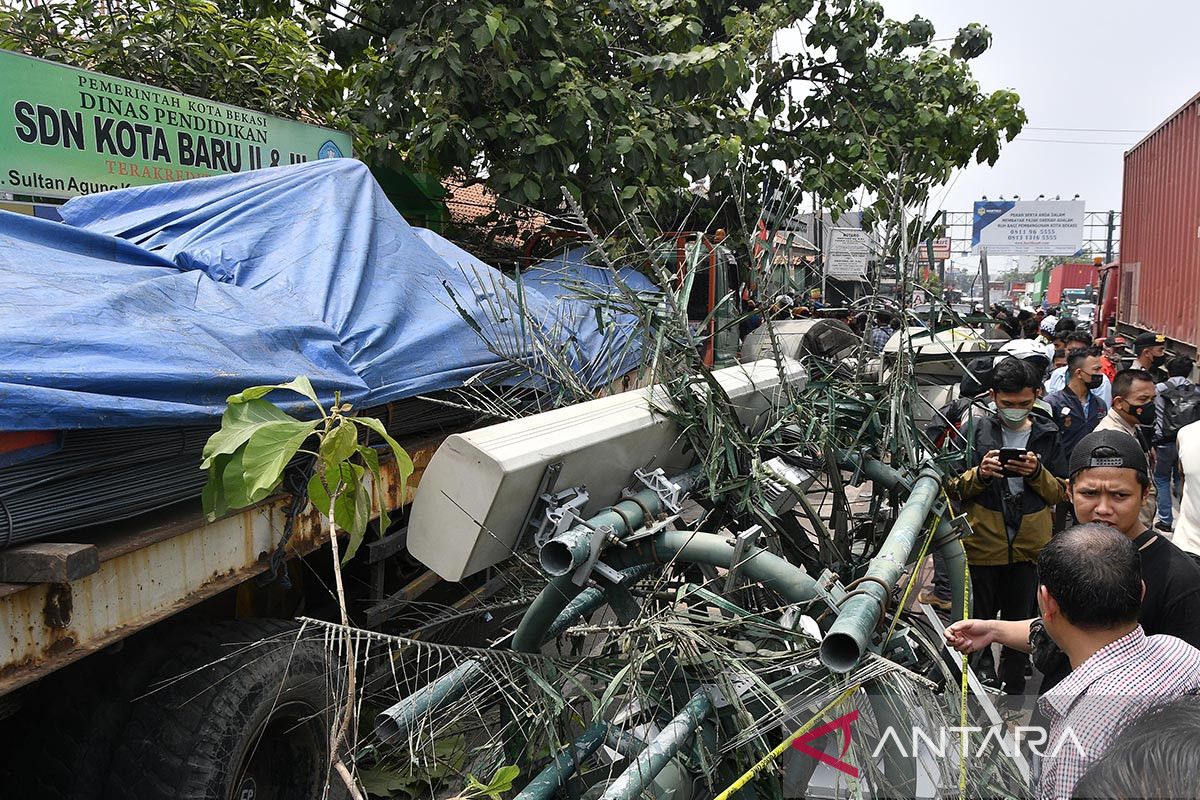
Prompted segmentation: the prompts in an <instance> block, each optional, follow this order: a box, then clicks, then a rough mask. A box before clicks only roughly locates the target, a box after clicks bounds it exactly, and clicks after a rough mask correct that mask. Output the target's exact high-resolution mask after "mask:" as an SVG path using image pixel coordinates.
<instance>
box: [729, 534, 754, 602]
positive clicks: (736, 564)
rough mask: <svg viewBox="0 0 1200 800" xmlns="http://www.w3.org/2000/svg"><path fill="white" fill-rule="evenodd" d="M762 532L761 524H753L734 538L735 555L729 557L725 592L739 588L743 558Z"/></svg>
mask: <svg viewBox="0 0 1200 800" xmlns="http://www.w3.org/2000/svg"><path fill="white" fill-rule="evenodd" d="M760 533H762V526H761V525H751V526H750V527H749V528H747V529H746V530H744V531H742V532H741V533H739V534H738V535H737V538H735V539H734V540H733V556H732V557H731V558H730V559H729V572H727V573H726V574H725V594H729V593H730V592H732V591H733V590H734V589H735V588H737V583H738V573H739V572H741V569H742V560H743V559H744V558H745V557H746V551H747V550H749V549H750V548H751V547H752V546H753V545H754V542H755V541H756V540H757V539H758V535H759V534H760Z"/></svg>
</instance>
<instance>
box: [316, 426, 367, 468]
mask: <svg viewBox="0 0 1200 800" xmlns="http://www.w3.org/2000/svg"><path fill="white" fill-rule="evenodd" d="M357 447H358V428H356V427H355V426H354V423H353V422H351V421H350V420H348V419H343V420H342V421H341V422H340V423H338V426H337V427H336V428H334V429H333V430H331V431H330V432H329V433H327V434H325V436H324V438H322V439H321V449H320V454H321V458H323V459H325V460H326V461H327V462H330V463H337V462H338V461H345V460H346V459H347V458H349V457H350V456H352V455H354V451H355V449H357Z"/></svg>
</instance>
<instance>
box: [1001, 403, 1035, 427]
mask: <svg viewBox="0 0 1200 800" xmlns="http://www.w3.org/2000/svg"><path fill="white" fill-rule="evenodd" d="M1028 417H1029V409H1028V408H1002V409H1000V419H1002V420H1004V424H1005V425H1007V426H1009V427H1010V428H1016V427H1019V426H1020V425H1022V424H1023V423H1024V422H1025V420H1026V419H1028Z"/></svg>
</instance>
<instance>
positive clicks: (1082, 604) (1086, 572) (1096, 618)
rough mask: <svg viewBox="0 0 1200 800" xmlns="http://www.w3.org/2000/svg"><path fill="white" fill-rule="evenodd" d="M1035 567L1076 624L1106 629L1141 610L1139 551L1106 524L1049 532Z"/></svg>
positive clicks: (1131, 618) (1132, 619) (1130, 619)
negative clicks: (1053, 533)
mask: <svg viewBox="0 0 1200 800" xmlns="http://www.w3.org/2000/svg"><path fill="white" fill-rule="evenodd" d="M1037 573H1038V583H1040V584H1041V585H1042V586H1045V587H1046V591H1047V592H1049V593H1050V596H1051V597H1053V598H1054V600H1055V601H1056V602H1057V603H1058V607H1059V609H1060V610H1061V611H1062V613H1063V616H1064V617H1066V619H1067V621H1068V622H1069V623H1071V624H1072V625H1074V626H1075V627H1076V628H1082V629H1084V630H1092V631H1099V630H1109V629H1112V628H1116V627H1118V626H1120V625H1125V624H1128V623H1130V622H1137V620H1138V616H1139V615H1140V614H1141V611H1142V558H1141V555H1139V554H1138V550H1137V548H1136V547H1134V546H1133V542H1131V541H1130V540H1129V538H1128V537H1127V536H1125V534H1123V533H1121V532H1120V531H1119V530H1117V529H1116V528H1114V527H1112V526H1111V525H1104V524H1101V523H1098V522H1091V523H1087V524H1084V525H1076V526H1075V527H1073V528H1068V529H1067V530H1065V531H1063V532H1062V533H1060V534H1058V535H1057V536H1054V537H1052V538H1051V539H1050V542H1049V544H1047V545H1046V546H1045V547H1043V548H1042V552H1041V553H1040V554H1039V555H1038V562H1037Z"/></svg>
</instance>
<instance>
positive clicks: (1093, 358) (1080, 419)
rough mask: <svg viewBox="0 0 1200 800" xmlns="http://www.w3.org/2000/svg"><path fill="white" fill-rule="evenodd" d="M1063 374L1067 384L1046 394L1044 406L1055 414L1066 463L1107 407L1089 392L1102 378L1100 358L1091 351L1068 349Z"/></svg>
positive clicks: (1101, 417) (1095, 387)
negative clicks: (1067, 378) (1068, 377)
mask: <svg viewBox="0 0 1200 800" xmlns="http://www.w3.org/2000/svg"><path fill="white" fill-rule="evenodd" d="M1066 371H1067V374H1068V375H1069V376H1070V379H1069V380H1068V381H1067V385H1066V386H1065V387H1063V388H1062V389H1060V390H1058V391H1057V392H1053V393H1051V394H1049V395H1047V396H1046V403H1047V404H1048V405H1049V406H1050V409H1051V411H1053V413H1054V421H1055V422H1056V423H1058V432H1059V435H1060V437H1061V442H1062V449H1063V454H1064V455H1065V456H1066V457H1067V459H1068V460H1069V459H1070V458H1071V451H1072V450H1074V449H1075V445H1076V444H1078V442H1079V440H1080V439H1082V438H1083V437H1084V436H1087V435H1088V434H1089V433H1091V432H1092V431H1094V430H1095V429H1096V425H1097V424H1098V423H1099V422H1100V420H1102V419H1103V418H1104V415H1105V414H1107V413H1108V406H1107V405H1105V404H1104V401H1103V400H1101V399H1100V398H1099V397H1096V396H1095V395H1094V394H1093V393H1092V390H1094V389H1098V388H1099V387H1100V384H1101V382H1102V381H1103V379H1104V375H1103V374H1101V372H1100V357H1099V356H1097V355H1094V354H1093V351H1091V350H1083V349H1078V350H1071V351H1070V353H1069V354H1068V355H1067V369H1066Z"/></svg>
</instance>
